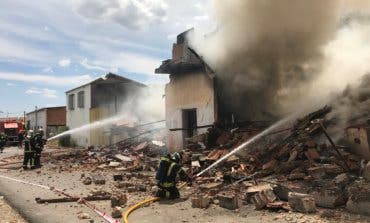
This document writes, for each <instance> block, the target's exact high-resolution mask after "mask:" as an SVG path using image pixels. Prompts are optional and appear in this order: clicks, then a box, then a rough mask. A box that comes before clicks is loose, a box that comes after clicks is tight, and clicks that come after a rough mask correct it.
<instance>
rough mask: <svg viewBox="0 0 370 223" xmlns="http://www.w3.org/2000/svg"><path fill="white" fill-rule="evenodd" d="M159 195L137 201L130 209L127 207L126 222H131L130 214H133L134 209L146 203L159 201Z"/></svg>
mask: <svg viewBox="0 0 370 223" xmlns="http://www.w3.org/2000/svg"><path fill="white" fill-rule="evenodd" d="M159 199H160V198H159V197H152V198H148V199H146V200H144V201H142V202H140V203H137V204H135V205H133V206H131V207H129V209H127V211H126V212H125V214H124V216H123V222H124V223H129V222H128V216H129V215H130V214H131V212H133V211H134V210H136V209H138V208H140V207H141V206H143V205H145V204H148V203H152V202H156V201H159Z"/></svg>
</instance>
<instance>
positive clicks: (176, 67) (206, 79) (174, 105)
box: [155, 32, 218, 150]
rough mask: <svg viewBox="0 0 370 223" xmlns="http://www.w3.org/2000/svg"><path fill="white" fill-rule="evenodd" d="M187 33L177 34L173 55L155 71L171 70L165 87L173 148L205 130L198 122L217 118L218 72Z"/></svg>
mask: <svg viewBox="0 0 370 223" xmlns="http://www.w3.org/2000/svg"><path fill="white" fill-rule="evenodd" d="M186 35H187V32H184V33H181V34H179V35H178V36H177V42H176V43H175V44H173V49H172V59H169V60H166V61H163V62H162V65H161V66H160V67H159V68H157V69H156V70H155V72H156V73H161V74H170V81H169V83H168V84H166V88H165V95H166V103H165V106H166V126H167V128H168V129H169V130H170V131H169V132H168V138H167V144H168V147H169V149H170V150H175V149H178V148H182V147H183V144H184V140H185V139H186V138H188V137H192V136H193V135H196V134H200V133H202V132H204V131H206V129H205V128H198V127H199V126H207V125H212V124H213V123H215V122H216V121H217V119H218V106H217V97H216V90H215V74H214V72H213V71H212V69H211V68H210V67H209V66H208V65H207V64H206V63H205V62H204V61H203V60H202V59H201V58H200V57H199V56H198V55H197V53H196V52H195V51H194V50H193V49H191V48H190V47H189V45H188V43H187V41H186ZM175 129H177V130H179V131H175ZM171 130H172V131H171Z"/></svg>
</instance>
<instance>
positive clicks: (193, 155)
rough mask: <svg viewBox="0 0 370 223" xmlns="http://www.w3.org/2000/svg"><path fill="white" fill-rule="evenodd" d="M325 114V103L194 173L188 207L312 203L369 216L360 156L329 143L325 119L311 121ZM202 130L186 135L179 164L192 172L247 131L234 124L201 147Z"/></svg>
mask: <svg viewBox="0 0 370 223" xmlns="http://www.w3.org/2000/svg"><path fill="white" fill-rule="evenodd" d="M328 113H330V107H324V108H323V109H320V110H318V111H316V112H314V113H311V114H309V115H307V116H306V117H304V118H302V119H298V120H297V121H296V122H295V123H294V124H293V126H292V127H291V128H290V130H289V132H284V133H283V134H280V133H279V134H280V135H279V138H280V142H279V143H275V141H274V140H271V138H273V137H275V136H266V137H265V138H264V139H263V142H262V143H261V142H258V145H253V146H252V147H253V148H251V149H248V150H247V151H244V153H242V154H238V155H237V156H231V157H229V158H228V159H227V160H225V161H224V162H223V163H222V164H221V165H219V166H218V167H216V168H215V169H213V170H212V171H210V172H208V173H207V175H202V176H201V177H198V178H197V179H196V185H195V187H196V192H195V193H194V195H193V197H192V204H193V207H198V208H206V207H208V206H209V204H210V203H214V204H217V205H219V206H221V207H225V208H227V209H237V208H238V207H240V205H242V204H254V205H255V207H256V209H266V208H267V209H270V210H278V209H283V210H294V211H298V212H302V213H312V212H315V211H316V210H317V208H316V207H322V208H337V207H343V206H346V207H347V209H348V210H349V211H351V212H355V213H360V214H367V215H369V211H368V210H370V198H369V196H367V195H369V194H370V193H369V191H368V189H369V188H370V182H366V180H365V179H363V176H364V177H365V176H367V175H366V174H368V173H367V172H369V171H364V170H366V165H364V162H365V160H363V159H362V157H359V156H357V155H355V154H352V152H351V150H350V147H348V146H338V145H333V144H331V143H330V140H331V138H330V136H329V135H328V136H329V138H328V137H326V136H325V134H327V131H326V129H325V127H324V126H325V125H327V124H330V123H325V122H323V123H319V122H318V121H317V119H323V118H325V116H326V115H327V114H328ZM288 129H289V128H288ZM209 133H211V134H212V132H211V131H208V132H207V134H209ZM207 134H204V136H202V137H200V136H196V137H194V138H192V139H190V140H189V142H190V143H189V147H188V149H187V150H186V152H185V154H186V155H185V157H186V159H185V163H186V165H187V166H188V168H189V169H190V171H191V172H192V174H193V175H195V174H196V173H198V172H200V171H201V170H203V169H204V168H206V167H207V166H209V165H210V164H212V163H213V162H214V161H216V160H218V159H219V158H221V157H222V156H224V155H226V154H227V153H229V152H230V151H231V150H232V149H233V148H235V147H236V146H238V145H239V144H240V143H241V142H244V141H246V140H247V139H248V137H251V136H252V135H253V134H245V132H243V131H240V130H239V131H238V130H235V129H233V130H231V131H229V132H226V131H224V132H222V133H221V134H219V136H218V137H217V138H216V140H215V143H214V147H213V148H207V147H206V146H203V144H207V140H208V139H209V137H210V136H209V135H207ZM254 134H255V133H254ZM281 138H283V140H281ZM208 144H209V143H208ZM196 145H198V146H196ZM365 164H366V162H365ZM368 166H370V164H368ZM356 191H357V193H356ZM359 191H363V194H362V193H361V194H359V193H358V192H359Z"/></svg>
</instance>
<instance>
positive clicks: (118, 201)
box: [110, 194, 127, 207]
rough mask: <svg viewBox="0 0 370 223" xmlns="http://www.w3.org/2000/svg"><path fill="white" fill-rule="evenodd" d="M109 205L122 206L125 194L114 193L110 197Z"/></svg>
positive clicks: (124, 201)
mask: <svg viewBox="0 0 370 223" xmlns="http://www.w3.org/2000/svg"><path fill="white" fill-rule="evenodd" d="M110 202H111V207H123V206H125V205H126V203H127V196H126V194H115V195H113V196H112V197H111V199H110Z"/></svg>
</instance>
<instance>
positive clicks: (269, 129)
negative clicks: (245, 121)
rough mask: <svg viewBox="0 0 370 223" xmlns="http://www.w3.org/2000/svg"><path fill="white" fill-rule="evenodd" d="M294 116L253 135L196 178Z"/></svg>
mask: <svg viewBox="0 0 370 223" xmlns="http://www.w3.org/2000/svg"><path fill="white" fill-rule="evenodd" d="M295 116H296V114H294V115H290V116H288V117H287V118H284V119H282V120H280V121H278V122H276V123H275V124H273V125H272V126H270V127H268V128H267V129H265V130H263V131H262V132H260V133H259V134H257V135H255V136H254V137H252V138H251V139H249V140H248V141H246V142H244V143H243V144H241V145H240V146H238V147H236V148H235V149H233V150H232V151H231V152H229V153H228V154H226V155H225V156H223V157H221V158H220V159H218V160H217V161H216V162H214V163H213V164H212V165H210V166H209V167H207V168H206V169H204V170H202V171H201V172H199V173H198V174H197V175H196V177H199V176H201V175H202V174H204V173H206V172H207V171H209V170H211V169H212V168H214V167H216V166H217V165H218V164H220V163H221V162H222V161H224V160H226V159H227V158H229V157H230V156H232V155H234V154H235V153H237V152H239V151H240V150H242V149H244V148H246V147H247V146H249V145H251V144H252V143H254V142H256V141H257V140H258V139H260V138H262V137H263V136H265V135H267V134H269V133H270V132H271V131H273V130H275V129H276V128H278V127H279V126H281V125H283V124H285V123H286V122H288V121H289V120H291V119H293V117H295Z"/></svg>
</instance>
